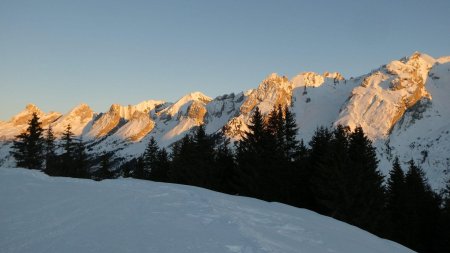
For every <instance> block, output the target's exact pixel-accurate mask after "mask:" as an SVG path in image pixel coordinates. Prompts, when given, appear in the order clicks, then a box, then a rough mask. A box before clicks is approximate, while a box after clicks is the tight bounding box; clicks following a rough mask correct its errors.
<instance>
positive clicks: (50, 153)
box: [45, 125, 58, 176]
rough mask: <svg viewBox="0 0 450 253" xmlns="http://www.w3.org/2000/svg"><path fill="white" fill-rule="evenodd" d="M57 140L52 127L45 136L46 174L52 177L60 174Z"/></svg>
mask: <svg viewBox="0 0 450 253" xmlns="http://www.w3.org/2000/svg"><path fill="white" fill-rule="evenodd" d="M55 140H56V137H55V135H54V134H53V129H52V126H51V125H50V126H49V127H48V129H47V131H46V136H45V173H47V174H48V175H51V176H56V175H57V174H58V171H57V166H58V159H57V155H56V145H55Z"/></svg>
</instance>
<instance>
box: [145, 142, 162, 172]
mask: <svg viewBox="0 0 450 253" xmlns="http://www.w3.org/2000/svg"><path fill="white" fill-rule="evenodd" d="M158 151H159V148H158V144H157V143H156V140H155V138H154V137H153V136H152V137H151V138H150V141H149V142H148V144H147V147H146V148H145V152H144V154H143V156H142V159H143V161H144V178H146V179H152V176H151V175H152V174H153V173H152V170H154V169H155V167H156V161H157V156H158Z"/></svg>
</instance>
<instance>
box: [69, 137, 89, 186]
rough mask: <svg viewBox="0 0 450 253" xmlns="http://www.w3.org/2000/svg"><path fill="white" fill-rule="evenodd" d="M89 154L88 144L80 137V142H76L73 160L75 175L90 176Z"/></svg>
mask: <svg viewBox="0 0 450 253" xmlns="http://www.w3.org/2000/svg"><path fill="white" fill-rule="evenodd" d="M88 163H89V156H88V154H87V153H86V146H85V143H84V142H83V139H82V138H81V137H80V139H78V142H76V143H75V148H74V162H73V171H74V172H73V173H74V177H78V178H89V172H88Z"/></svg>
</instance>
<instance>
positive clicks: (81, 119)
mask: <svg viewBox="0 0 450 253" xmlns="http://www.w3.org/2000/svg"><path fill="white" fill-rule="evenodd" d="M94 115H95V113H94V111H93V110H92V109H91V107H89V105H87V104H85V103H82V104H79V105H77V106H75V107H74V108H73V109H72V110H70V111H69V112H68V113H67V114H65V115H63V116H62V117H61V118H59V119H58V120H56V121H55V122H54V123H52V127H53V130H54V132H55V133H56V134H61V133H63V132H64V131H65V129H66V127H67V125H69V124H70V126H71V128H72V129H71V130H72V132H73V133H74V134H75V135H81V134H82V133H83V130H84V128H85V127H86V125H87V124H88V123H89V122H91V121H92V119H93V118H94Z"/></svg>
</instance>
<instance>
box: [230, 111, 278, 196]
mask: <svg viewBox="0 0 450 253" xmlns="http://www.w3.org/2000/svg"><path fill="white" fill-rule="evenodd" d="M248 128H249V129H250V131H248V132H246V133H245V136H244V137H243V138H242V140H241V141H239V144H238V146H237V162H238V168H239V174H240V176H239V177H240V178H241V180H242V183H240V184H239V185H240V187H239V188H240V189H239V193H240V194H243V195H248V196H254V197H258V198H261V199H264V200H268V201H273V200H275V199H277V197H278V196H279V195H280V189H279V187H278V182H277V180H278V179H277V176H275V175H274V174H276V173H277V172H278V171H277V169H276V168H277V164H278V162H279V159H278V157H279V156H278V155H277V154H279V152H278V150H279V149H278V148H277V147H276V138H275V137H274V134H273V133H271V132H270V131H268V130H267V128H266V126H265V124H264V120H263V117H262V114H261V112H260V110H259V108H258V107H256V108H255V111H254V113H253V115H252V118H251V119H250V124H249V125H248Z"/></svg>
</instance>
